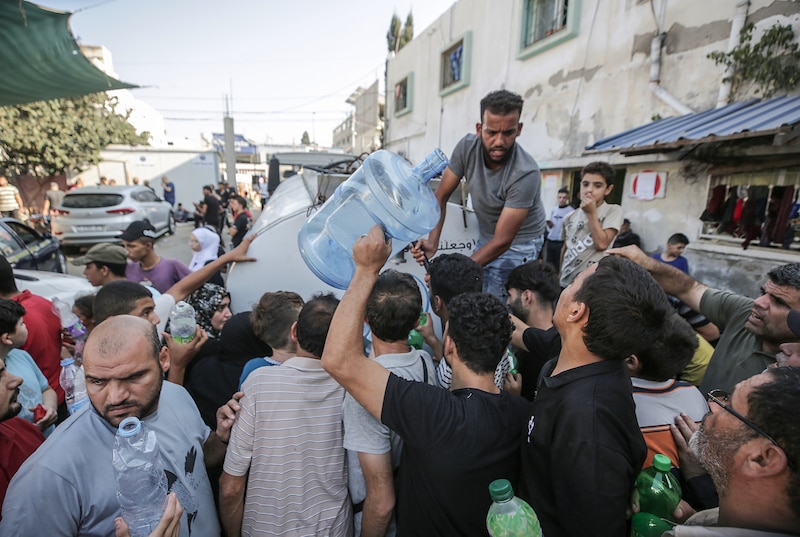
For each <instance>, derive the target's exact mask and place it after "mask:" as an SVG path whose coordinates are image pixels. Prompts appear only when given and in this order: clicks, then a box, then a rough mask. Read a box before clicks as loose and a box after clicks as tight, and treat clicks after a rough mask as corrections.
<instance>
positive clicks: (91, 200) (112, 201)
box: [61, 194, 123, 209]
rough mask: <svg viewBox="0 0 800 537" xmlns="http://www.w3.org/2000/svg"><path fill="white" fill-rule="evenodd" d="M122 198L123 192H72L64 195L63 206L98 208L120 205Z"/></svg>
mask: <svg viewBox="0 0 800 537" xmlns="http://www.w3.org/2000/svg"><path fill="white" fill-rule="evenodd" d="M122 200H123V196H122V194H72V195H67V196H65V197H64V201H63V202H62V203H61V206H62V207H69V208H72V209H96V208H98V207H113V206H114V205H119V204H120V203H122Z"/></svg>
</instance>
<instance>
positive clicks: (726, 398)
mask: <svg viewBox="0 0 800 537" xmlns="http://www.w3.org/2000/svg"><path fill="white" fill-rule="evenodd" d="M708 398H709V399H710V400H712V401H713V402H715V403H716V404H717V405H719V407H720V408H722V410H724V411H726V412H728V413H729V414H731V415H732V416H733V417H735V418H736V419H738V420H739V421H741V422H742V423H744V424H745V425H747V426H748V427H750V428H751V429H753V430H754V431H755V432H757V433H758V434H760V435H761V436H763V437H764V438H766V439H767V440H769V441H770V442H772V443H773V444H775V445H776V446H778V447H781V446H780V444H778V442H776V441H775V439H774V438H772V437H771V436H770V435H769V434H767V432H766V431H765V430H764V429H762V428H761V427H759V426H758V425H756V424H755V423H753V422H752V421H750V420H749V419H747V418H745V417H744V416H742V415H741V414H739V413H738V412H736V411H735V410H734V409H732V408H731V407H730V405H729V404H728V403H729V402H730V400H731V396H730V394H729V393H728V392H726V391H725V390H711V391H710V392H708ZM781 449H783V448H781Z"/></svg>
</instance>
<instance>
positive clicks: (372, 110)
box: [333, 80, 385, 155]
mask: <svg viewBox="0 0 800 537" xmlns="http://www.w3.org/2000/svg"><path fill="white" fill-rule="evenodd" d="M345 102H346V103H347V104H350V105H353V111H352V112H350V113H349V114H348V115H347V119H345V120H344V121H343V122H342V123H341V124H340V125H338V126H337V127H336V128H335V129H334V130H333V146H334V147H335V148H339V149H341V150H343V151H344V152H345V153H353V154H356V155H360V154H361V153H371V152H373V151H375V150H376V149H379V148H380V147H381V145H382V139H381V138H382V134H383V115H384V106H385V97H384V95H383V93H382V92H381V91H380V88H379V84H378V81H377V80H376V81H375V82H374V83H373V84H372V85H371V86H370V87H369V88H367V89H364V88H362V87H360V86H359V87H358V88H356V90H355V91H354V92H353V94H352V95H350V97H348V98H347V100H346V101H345Z"/></svg>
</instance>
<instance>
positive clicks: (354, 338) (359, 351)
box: [322, 226, 392, 419]
mask: <svg viewBox="0 0 800 537" xmlns="http://www.w3.org/2000/svg"><path fill="white" fill-rule="evenodd" d="M391 251H392V244H391V241H389V242H386V240H385V239H384V236H383V230H382V229H381V228H380V226H374V227H373V228H372V229H371V230H370V231H369V234H367V235H363V236H362V237H361V238H360V239H358V240H357V241H356V243H355V245H354V246H353V260H354V261H355V264H356V272H355V275H354V276H353V279H352V280H351V281H350V286H349V287H348V288H347V291H346V292H345V294H344V296H343V297H342V301H341V302H340V303H339V306H338V307H337V308H336V313H334V315H333V319H332V320H331V326H330V329H329V330H328V339H326V340H325V350H324V351H323V353H322V367H323V368H325V370H326V371H327V372H328V373H330V375H331V376H332V377H333V378H334V379H335V380H336V382H338V383H339V384H341V385H342V387H343V388H344V389H345V390H347V392H348V393H350V395H352V396H353V397H354V398H355V400H356V401H358V402H359V404H361V406H363V407H364V408H365V409H366V410H367V412H369V413H370V414H372V415H373V416H375V418H377V419H381V411H382V409H383V396H384V394H385V392H386V383H387V381H388V380H389V371H388V370H387V369H386V368H384V367H383V366H381V365H380V364H378V363H377V362H375V361H374V360H369V359H368V358H367V357H366V356H364V344H363V341H362V330H361V327H362V326H363V323H364V318H365V317H366V312H367V298H369V294H370V292H372V287H373V286H374V285H375V282H376V281H377V279H378V274H379V272H380V270H381V267H383V265H384V264H385V263H386V260H387V259H388V258H389V254H390V253H391Z"/></svg>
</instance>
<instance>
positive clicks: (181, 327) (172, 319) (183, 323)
mask: <svg viewBox="0 0 800 537" xmlns="http://www.w3.org/2000/svg"><path fill="white" fill-rule="evenodd" d="M196 325H197V322H196V321H195V316H194V308H193V307H192V306H191V304H188V303H186V302H184V301H182V300H181V301H180V302H178V303H176V304H175V306H174V307H173V308H172V311H171V312H170V313H169V333H170V335H171V336H172V339H173V340H174V341H175V342H177V343H189V342H190V341H191V340H192V339H194V332H195V326H196Z"/></svg>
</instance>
